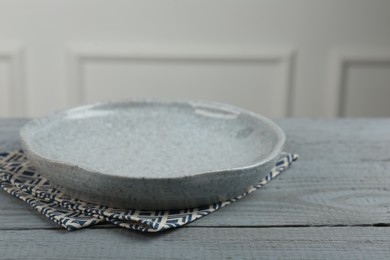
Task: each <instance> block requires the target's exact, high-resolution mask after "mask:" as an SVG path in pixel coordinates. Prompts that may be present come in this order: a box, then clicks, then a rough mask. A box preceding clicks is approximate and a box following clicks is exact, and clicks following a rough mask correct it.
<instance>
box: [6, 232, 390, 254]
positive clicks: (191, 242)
mask: <svg viewBox="0 0 390 260" xmlns="http://www.w3.org/2000/svg"><path fill="white" fill-rule="evenodd" d="M0 241H2V243H0V252H1V255H0V258H4V259H64V258H68V259H69V258H72V259H75V258H77V259H96V258H103V259H130V258H131V259H389V257H390V248H389V247H388V245H389V244H390V229H389V228H372V227H371V228H362V227H346V228H345V227H344V228H330V227H323V228H181V229H177V230H175V231H172V232H164V233H160V234H143V233H139V232H132V231H128V230H123V229H116V228H115V229H86V230H82V231H77V232H67V231H63V230H7V231H2V232H1V233H0Z"/></svg>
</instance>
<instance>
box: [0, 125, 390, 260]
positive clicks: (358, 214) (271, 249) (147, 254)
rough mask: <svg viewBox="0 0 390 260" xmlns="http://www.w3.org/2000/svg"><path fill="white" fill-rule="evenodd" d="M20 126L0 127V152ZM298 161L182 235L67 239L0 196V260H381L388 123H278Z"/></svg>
mask: <svg viewBox="0 0 390 260" xmlns="http://www.w3.org/2000/svg"><path fill="white" fill-rule="evenodd" d="M25 122H26V120H22V119H18V120H16V119H10V120H5V119H3V120H0V150H8V149H18V148H20V145H19V142H18V129H19V128H20V127H21V126H22V125H23V124H24V123H25ZM277 122H278V123H279V125H280V126H281V127H282V128H283V129H284V130H285V132H286V134H287V144H286V148H285V150H286V151H292V152H296V153H299V154H300V155H301V158H300V160H299V161H298V162H296V163H295V164H294V166H293V167H292V168H291V169H290V170H288V172H286V173H285V174H284V175H283V176H281V177H279V178H277V179H276V180H274V181H273V182H271V183H270V184H268V185H267V186H266V187H265V188H263V189H262V190H260V191H257V192H254V193H252V194H251V195H250V196H248V197H247V198H244V199H243V200H241V201H239V202H236V203H233V204H232V205H230V206H228V207H226V208H223V209H221V210H219V211H217V212H216V213H213V214H211V215H210V216H207V217H205V218H203V219H200V220H198V221H195V222H193V223H191V224H189V225H187V226H186V227H183V228H179V229H176V230H173V231H168V232H164V233H159V234H144V233H139V232H135V231H129V230H125V229H121V228H117V227H113V226H109V225H102V226H96V227H93V228H87V229H84V230H80V231H75V232H68V231H66V230H64V229H62V228H60V227H59V226H57V225H55V224H53V223H52V222H50V221H49V220H47V219H46V218H44V217H43V216H42V215H40V214H39V213H37V212H35V211H34V210H32V209H31V208H30V207H28V206H27V205H25V204H24V203H23V202H21V201H19V200H17V199H15V198H13V197H11V196H10V195H8V194H6V193H5V192H3V191H1V192H0V258H7V259H8V258H23V259H31V258H39V259H46V258H50V259H52V258H55V259H57V258H58V259H63V258H64V257H67V258H78V259H95V258H104V259H118V258H132V259H164V258H165V259H193V258H196V259H204V258H206V259H214V258H216V259H255V258H256V259H259V258H263V259H269V258H274V259H283V258H288V259H390V119H335V120H334V119H332V120H331V119H328V120H325V119H283V120H279V121H277Z"/></svg>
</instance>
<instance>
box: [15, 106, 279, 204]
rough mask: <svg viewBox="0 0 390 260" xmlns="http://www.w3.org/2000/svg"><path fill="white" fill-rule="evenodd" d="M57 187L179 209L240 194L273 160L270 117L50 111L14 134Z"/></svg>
mask: <svg viewBox="0 0 390 260" xmlns="http://www.w3.org/2000/svg"><path fill="white" fill-rule="evenodd" d="M20 135H21V140H22V144H23V146H24V150H25V152H26V153H27V156H28V157H29V159H30V160H31V162H32V164H33V165H34V166H35V168H36V169H37V170H38V171H39V172H40V173H41V174H42V175H44V176H46V177H47V178H48V179H49V180H50V181H51V182H52V183H53V184H54V185H55V186H57V187H59V188H61V189H62V190H64V191H65V192H66V193H68V194H69V195H71V196H74V197H76V198H80V199H83V200H86V201H88V202H93V203H99V204H103V205H106V206H112V207H120V208H136V209H179V208H192V207H197V206H203V205H208V204H212V203H215V202H219V201H223V200H226V199H230V198H233V197H235V196H237V195H239V194H241V193H243V192H245V191H246V190H247V189H248V188H249V187H250V186H251V185H253V184H255V183H256V182H257V181H259V180H260V179H261V178H262V177H264V176H265V175H266V174H267V173H268V172H269V170H270V169H271V168H272V166H273V164H274V163H275V161H276V159H277V158H278V157H279V154H280V152H281V149H282V147H283V144H284V140H285V137H284V134H283V132H282V130H281V129H280V128H279V127H277V126H276V125H275V124H274V123H273V122H272V121H270V120H269V119H266V118H264V117H262V116H259V115H256V114H254V113H251V112H248V111H244V110H242V109H239V108H236V107H233V106H230V105H225V104H220V103H214V102H205V101H193V102H184V101H183V102H163V101H127V102H118V103H101V104H95V105H87V106H82V107H77V108H73V109H69V110H65V111H60V112H56V113H54V114H51V115H48V116H46V117H43V118H39V119H35V120H32V121H30V122H29V123H28V124H26V125H25V126H24V127H23V128H22V129H21V132H20Z"/></svg>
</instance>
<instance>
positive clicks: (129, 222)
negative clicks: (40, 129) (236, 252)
mask: <svg viewBox="0 0 390 260" xmlns="http://www.w3.org/2000/svg"><path fill="white" fill-rule="evenodd" d="M297 159H298V155H297V154H283V155H282V156H281V158H280V160H279V161H278V162H277V163H276V165H275V167H274V168H273V169H272V170H271V172H270V173H269V174H268V175H267V176H266V177H265V178H264V179H262V180H260V181H259V182H258V183H257V184H256V185H254V186H252V187H251V188H250V189H249V190H248V191H247V192H245V193H244V194H241V195H240V196H238V197H236V198H233V199H231V200H228V201H224V202H220V203H215V204H213V205H209V206H204V207H199V208H193V209H182V210H153V211H152V210H136V209H116V208H110V207H105V206H100V205H96V204H90V203H87V202H84V201H81V200H78V199H74V198H71V197H69V196H67V195H65V194H63V193H62V192H61V191H60V190H57V189H55V188H53V187H52V186H51V185H50V183H49V181H48V180H46V179H45V178H44V177H42V176H40V175H39V174H38V173H37V172H36V171H35V169H34V168H33V167H32V166H31V165H30V163H29V161H28V159H27V158H26V156H25V155H24V153H23V152H22V151H12V152H5V153H0V187H1V188H2V189H3V190H5V191H6V192H8V193H9V194H11V195H12V196H14V197H16V198H18V199H21V200H23V201H24V202H26V203H27V204H29V205H30V206H31V207H33V208H34V209H36V210H37V211H39V212H40V213H42V214H43V215H44V216H46V217H47V218H49V219H50V220H52V221H54V222H55V223H57V224H59V225H61V226H62V227H64V228H66V229H68V230H69V231H72V230H76V229H81V228H84V227H87V226H91V225H95V224H98V223H103V222H109V223H113V224H115V225H118V226H121V227H124V228H128V229H132V230H138V231H142V232H159V231H163V230H167V229H171V228H176V227H181V226H183V225H185V224H187V223H190V222H192V221H194V220H196V219H199V218H202V217H204V216H206V215H208V214H210V213H212V212H215V211H217V210H218V209H220V208H222V207H225V206H227V205H229V204H231V203H233V202H235V201H237V200H239V199H241V198H243V197H245V196H247V195H248V194H250V193H252V192H253V191H255V190H257V189H260V188H261V187H263V186H264V185H265V184H267V183H268V182H270V181H271V180H272V179H274V178H276V177H277V176H279V175H280V174H281V173H282V172H284V171H285V170H286V169H287V168H288V167H289V166H290V165H291V164H292V163H293V162H294V161H296V160H297Z"/></svg>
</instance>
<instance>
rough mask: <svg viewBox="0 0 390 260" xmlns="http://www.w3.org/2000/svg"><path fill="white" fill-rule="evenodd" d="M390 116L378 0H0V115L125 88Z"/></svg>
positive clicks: (283, 113)
mask: <svg viewBox="0 0 390 260" xmlns="http://www.w3.org/2000/svg"><path fill="white" fill-rule="evenodd" d="M139 97H147V98H163V99H205V100H216V101H222V102H227V103H230V104H234V105H237V106H240V107H244V108H247V109H250V110H253V111H255V112H258V113H261V114H263V115H266V116H269V117H273V118H282V117H290V116H296V117H356V116H357V117H374V116H375V117H379V116H390V1H388V0H294V1H288V0H256V1H249V0H243V1H235V0H207V1H206V0H196V1H195V0H192V1H187V0H164V1H162V0H142V1H141V0H140V1H135V0H110V1H107V0H82V1H80V0H77V1H76V0H56V1H53V0H34V1H31V0H24V1H22V0H0V116H1V117H15V116H17V117H36V116H41V115H44V114H46V113H49V112H51V111H53V110H58V109H62V108H66V107H70V106H75V105H79V104H85V103H91V102H97V101H105V100H116V99H125V98H139Z"/></svg>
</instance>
